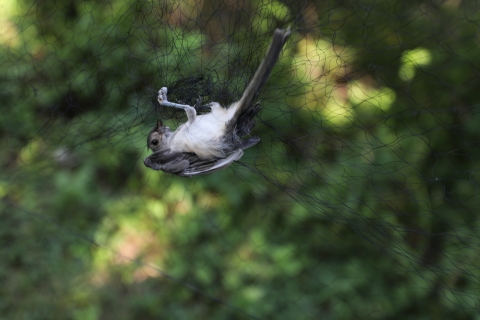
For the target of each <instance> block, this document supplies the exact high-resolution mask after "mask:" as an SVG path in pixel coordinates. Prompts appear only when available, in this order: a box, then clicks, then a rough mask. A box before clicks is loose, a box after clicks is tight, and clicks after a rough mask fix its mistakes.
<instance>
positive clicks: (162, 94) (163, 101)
mask: <svg viewBox="0 0 480 320" xmlns="http://www.w3.org/2000/svg"><path fill="white" fill-rule="evenodd" d="M167 92H168V90H167V87H163V88H162V89H160V90H159V91H158V98H157V100H158V103H160V105H161V106H163V107H173V108H178V109H183V110H185V112H186V114H187V118H188V122H189V123H193V121H195V118H196V117H197V111H196V110H195V108H194V107H191V106H189V105H186V104H179V103H174V102H170V101H168V99H167Z"/></svg>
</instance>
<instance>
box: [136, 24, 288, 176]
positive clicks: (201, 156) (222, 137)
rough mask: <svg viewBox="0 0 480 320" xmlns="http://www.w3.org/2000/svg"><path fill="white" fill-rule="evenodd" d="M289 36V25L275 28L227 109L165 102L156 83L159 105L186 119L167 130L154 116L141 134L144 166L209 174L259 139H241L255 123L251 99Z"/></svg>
mask: <svg viewBox="0 0 480 320" xmlns="http://www.w3.org/2000/svg"><path fill="white" fill-rule="evenodd" d="M290 34H291V30H290V28H286V29H275V31H274V33H273V37H272V41H271V43H270V46H269V48H268V50H267V52H266V54H265V57H264V58H263V60H262V62H261V63H260V65H259V67H258V68H257V70H256V72H255V74H254V75H253V77H252V79H251V80H250V82H249V84H248V86H247V87H246V89H245V91H244V92H243V94H242V96H241V98H240V100H238V101H236V102H234V103H232V104H231V105H230V106H228V107H227V108H223V107H222V106H221V105H220V104H219V103H217V102H211V103H209V104H208V105H207V107H208V108H210V112H208V113H205V114H202V115H197V112H196V109H195V107H192V106H190V105H186V104H179V103H173V102H170V101H168V97H167V94H168V89H167V87H162V88H161V89H160V90H159V91H158V97H157V100H158V102H159V104H160V106H162V107H173V108H179V109H183V110H184V111H185V113H186V115H187V122H185V123H184V124H182V125H180V126H179V127H178V128H177V129H176V130H175V131H172V130H171V129H170V127H168V126H165V125H164V124H163V122H162V120H161V119H158V120H157V124H156V126H155V127H154V128H153V129H152V130H151V131H150V133H149V134H148V137H147V146H148V148H149V149H151V150H152V151H153V153H152V154H151V155H150V156H148V157H147V158H145V160H144V164H145V166H147V167H149V168H151V169H153V170H159V171H164V172H167V173H171V174H175V175H178V176H182V177H193V176H196V175H201V174H209V173H212V172H216V171H219V170H223V169H225V168H227V167H228V166H230V165H231V164H232V163H233V162H234V161H238V160H239V159H240V158H241V157H242V156H243V150H244V149H247V148H249V147H251V146H254V145H256V144H257V143H258V142H259V141H260V138H259V137H257V136H253V137H247V138H244V137H245V136H247V135H249V134H250V131H251V130H252V128H253V127H254V126H255V120H254V117H255V116H256V115H257V113H258V112H259V111H260V106H259V103H258V102H257V103H256V99H257V98H258V96H259V94H260V92H261V90H262V88H263V86H264V85H265V83H266V81H267V79H268V78H269V76H270V73H271V72H272V69H273V67H274V66H275V64H276V62H277V60H278V57H279V55H280V53H281V51H282V49H283V47H284V45H285V43H286V41H287V39H288V37H289V36H290Z"/></svg>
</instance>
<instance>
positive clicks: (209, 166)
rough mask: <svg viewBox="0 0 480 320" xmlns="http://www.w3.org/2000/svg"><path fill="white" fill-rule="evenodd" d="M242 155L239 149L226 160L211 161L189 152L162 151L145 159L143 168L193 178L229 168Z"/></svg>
mask: <svg viewBox="0 0 480 320" xmlns="http://www.w3.org/2000/svg"><path fill="white" fill-rule="evenodd" d="M242 155H243V151H242V150H241V149H239V150H236V151H235V152H233V153H232V154H230V155H229V156H228V157H227V158H214V159H211V160H203V159H200V158H199V157H198V156H197V155H196V154H194V153H190V152H172V151H171V150H170V149H163V150H159V151H157V152H154V153H152V154H151V155H150V156H148V157H147V158H145V160H144V161H143V163H144V164H145V166H147V167H149V168H151V169H153V170H159V171H164V172H167V173H172V174H176V175H179V176H182V177H193V176H196V175H200V174H208V173H212V172H215V171H219V170H222V169H225V168H227V167H228V166H230V165H231V164H232V163H233V162H234V161H237V160H238V159H240V158H241V157H242Z"/></svg>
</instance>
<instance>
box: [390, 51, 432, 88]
mask: <svg viewBox="0 0 480 320" xmlns="http://www.w3.org/2000/svg"><path fill="white" fill-rule="evenodd" d="M431 62H432V54H431V52H430V51H429V50H428V49H425V48H415V49H413V50H406V51H405V52H404V53H403V55H402V65H401V66H400V69H399V70H398V76H399V77H400V79H402V80H403V81H410V80H412V79H413V77H415V73H416V70H417V69H419V68H421V67H424V66H428V65H429V64H430V63H431Z"/></svg>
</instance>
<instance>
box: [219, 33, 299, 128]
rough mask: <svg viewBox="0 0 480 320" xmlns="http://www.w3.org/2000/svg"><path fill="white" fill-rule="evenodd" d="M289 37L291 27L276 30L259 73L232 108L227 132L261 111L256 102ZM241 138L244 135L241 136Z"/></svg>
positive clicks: (254, 76)
mask: <svg viewBox="0 0 480 320" xmlns="http://www.w3.org/2000/svg"><path fill="white" fill-rule="evenodd" d="M289 36H290V27H288V28H287V29H275V32H274V33H273V39H272V42H271V43H270V47H269V48H268V50H267V53H266V54H265V57H264V58H263V60H262V62H261V64H260V66H259V67H258V69H257V71H256V72H255V74H254V75H253V78H252V80H250V83H249V84H248V86H247V88H246V89H245V91H244V92H243V95H242V98H241V99H240V100H239V101H238V102H236V103H235V104H234V105H232V106H231V107H230V108H232V107H233V108H234V110H235V112H234V114H233V116H232V118H230V120H229V121H228V123H227V128H226V129H227V130H226V131H227V132H231V131H232V130H234V128H235V126H236V125H237V124H238V120H240V118H250V119H252V118H253V116H254V115H255V114H256V113H257V112H258V111H259V107H258V105H257V104H255V105H254V103H255V100H256V99H257V98H258V95H259V94H260V91H261V89H262V87H263V86H264V85H265V82H266V81H267V79H268V77H269V76H270V73H271V72H272V69H273V67H274V66H275V64H276V63H277V60H278V57H279V55H280V52H281V51H282V49H283V46H284V45H285V42H286V41H287V38H288V37H289ZM251 113H253V115H252V116H251V117H248V115H247V114H251ZM245 120H246V119H245ZM252 121H253V120H252ZM242 122H243V121H242ZM247 127H248V126H247ZM250 127H251V126H250ZM238 129H239V128H237V131H238ZM248 131H249V130H248ZM239 136H242V135H241V134H239Z"/></svg>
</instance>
